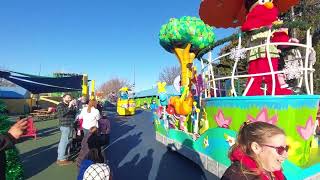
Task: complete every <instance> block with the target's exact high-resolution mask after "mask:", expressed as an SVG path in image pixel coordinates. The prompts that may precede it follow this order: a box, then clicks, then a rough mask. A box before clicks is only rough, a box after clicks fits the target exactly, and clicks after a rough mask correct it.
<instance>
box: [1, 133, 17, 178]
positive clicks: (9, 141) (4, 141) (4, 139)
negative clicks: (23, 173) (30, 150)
mask: <svg viewBox="0 0 320 180" xmlns="http://www.w3.org/2000/svg"><path fill="white" fill-rule="evenodd" d="M14 143H15V139H14V137H12V136H11V135H10V134H5V135H0V180H5V179H6V177H5V175H6V154H5V150H7V149H9V148H11V147H13V146H14Z"/></svg>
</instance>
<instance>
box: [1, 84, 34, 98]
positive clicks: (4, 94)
mask: <svg viewBox="0 0 320 180" xmlns="http://www.w3.org/2000/svg"><path fill="white" fill-rule="evenodd" d="M28 96H29V92H28V91H27V90H26V89H24V88H22V87H19V86H16V87H2V86H0V99H25V98H28Z"/></svg>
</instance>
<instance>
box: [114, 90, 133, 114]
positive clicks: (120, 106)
mask: <svg viewBox="0 0 320 180" xmlns="http://www.w3.org/2000/svg"><path fill="white" fill-rule="evenodd" d="M117 113H118V115H120V116H130V115H134V114H135V113H136V104H135V101H134V99H133V98H130V97H129V88H128V87H122V88H121V89H120V90H119V93H118V100H117Z"/></svg>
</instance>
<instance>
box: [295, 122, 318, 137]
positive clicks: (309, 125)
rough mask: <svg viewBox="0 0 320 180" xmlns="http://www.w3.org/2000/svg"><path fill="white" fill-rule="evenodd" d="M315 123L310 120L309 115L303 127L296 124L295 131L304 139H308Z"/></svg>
mask: <svg viewBox="0 0 320 180" xmlns="http://www.w3.org/2000/svg"><path fill="white" fill-rule="evenodd" d="M314 126H315V123H313V122H312V116H310V117H309V119H308V121H307V122H306V125H305V127H301V126H297V131H298V132H299V134H300V136H301V137H302V138H303V139H304V140H308V139H309V138H310V137H311V136H312V134H313V131H314Z"/></svg>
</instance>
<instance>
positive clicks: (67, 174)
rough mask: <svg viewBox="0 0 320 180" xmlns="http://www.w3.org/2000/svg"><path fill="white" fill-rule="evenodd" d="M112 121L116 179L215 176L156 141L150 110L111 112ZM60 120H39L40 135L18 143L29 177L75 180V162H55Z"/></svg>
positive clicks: (192, 179) (183, 179)
mask: <svg viewBox="0 0 320 180" xmlns="http://www.w3.org/2000/svg"><path fill="white" fill-rule="evenodd" d="M108 116H109V118H110V120H111V125H112V131H111V144H110V146H109V147H108V149H107V150H106V153H107V156H108V159H109V164H110V166H111V168H112V171H113V175H114V178H113V179H114V180H148V179H150V180H189V179H190V180H201V179H210V180H211V179H213V180H215V179H216V178H215V177H214V176H213V175H211V174H209V173H207V172H204V171H202V170H201V168H200V167H199V166H197V165H196V164H194V163H193V162H192V161H190V160H188V159H186V158H185V157H183V156H181V155H180V154H178V153H176V152H171V151H168V150H167V148H166V147H165V146H164V145H162V144H160V143H158V142H157V141H156V140H155V132H154V130H153V125H152V123H151V121H150V119H151V113H150V112H145V111H138V112H137V114H136V115H135V116H131V117H118V116H117V115H116V114H115V113H114V112H109V111H108ZM57 125H58V120H48V121H39V122H36V126H37V128H38V138H37V139H36V140H34V139H32V138H27V139H23V140H21V142H20V143H18V144H17V147H18V149H19V150H20V157H21V160H22V162H23V165H24V170H25V174H24V175H25V178H26V179H30V180H57V179H62V180H74V179H76V176H77V170H76V165H75V163H73V164H72V165H69V166H63V167H59V166H57V165H56V163H55V161H56V157H57V145H58V142H59V138H60V131H59V128H58V127H57Z"/></svg>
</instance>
